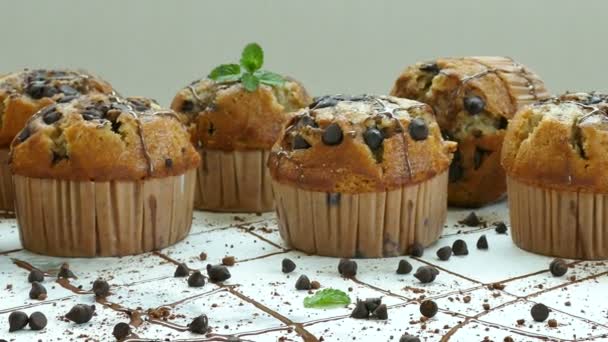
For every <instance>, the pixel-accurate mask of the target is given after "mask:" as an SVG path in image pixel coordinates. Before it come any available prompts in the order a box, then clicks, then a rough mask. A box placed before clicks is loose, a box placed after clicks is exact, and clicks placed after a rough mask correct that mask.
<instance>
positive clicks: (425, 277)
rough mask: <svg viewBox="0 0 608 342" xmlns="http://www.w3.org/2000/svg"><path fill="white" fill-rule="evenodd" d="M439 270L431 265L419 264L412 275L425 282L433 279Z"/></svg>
mask: <svg viewBox="0 0 608 342" xmlns="http://www.w3.org/2000/svg"><path fill="white" fill-rule="evenodd" d="M438 274H439V271H438V270H437V269H436V268H434V267H431V266H420V267H418V269H417V270H416V273H415V274H414V277H416V279H418V280H419V281H420V282H421V283H423V284H426V283H430V282H432V281H434V280H435V278H436V277H437V275H438Z"/></svg>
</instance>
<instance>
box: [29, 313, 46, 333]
mask: <svg viewBox="0 0 608 342" xmlns="http://www.w3.org/2000/svg"><path fill="white" fill-rule="evenodd" d="M28 323H29V325H30V329H32V330H42V329H44V328H45V327H46V323H47V320H46V316H45V315H44V314H43V313H42V312H40V311H36V312H34V313H32V314H31V315H30V318H29V322H28Z"/></svg>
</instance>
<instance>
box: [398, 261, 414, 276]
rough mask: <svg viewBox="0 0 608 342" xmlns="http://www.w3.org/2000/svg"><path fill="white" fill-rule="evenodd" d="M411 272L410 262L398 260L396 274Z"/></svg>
mask: <svg viewBox="0 0 608 342" xmlns="http://www.w3.org/2000/svg"><path fill="white" fill-rule="evenodd" d="M410 272H412V264H410V263H409V262H407V260H399V266H397V274H408V273H410Z"/></svg>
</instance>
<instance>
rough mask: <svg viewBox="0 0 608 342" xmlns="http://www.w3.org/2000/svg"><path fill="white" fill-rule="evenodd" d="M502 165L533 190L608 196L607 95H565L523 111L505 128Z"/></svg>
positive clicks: (512, 175) (508, 172) (511, 174)
mask: <svg viewBox="0 0 608 342" xmlns="http://www.w3.org/2000/svg"><path fill="white" fill-rule="evenodd" d="M502 165H503V166H504V168H505V170H506V171H507V174H508V175H509V176H511V177H514V178H516V179H518V180H520V181H522V182H525V183H528V184H531V185H537V186H541V187H547V188H553V189H558V190H568V191H585V192H597V193H608V176H606V170H608V95H606V94H600V93H566V94H564V95H561V96H559V97H554V98H551V99H549V100H546V101H543V102H539V103H537V104H534V105H531V106H528V107H526V108H523V109H522V110H520V111H519V112H518V113H517V115H515V117H514V118H513V120H511V122H510V124H509V128H508V130H507V134H506V136H505V140H504V145H503V150H502Z"/></svg>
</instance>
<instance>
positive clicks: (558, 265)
mask: <svg viewBox="0 0 608 342" xmlns="http://www.w3.org/2000/svg"><path fill="white" fill-rule="evenodd" d="M549 270H550V271H551V274H553V276H555V277H561V276H563V275H564V274H566V272H568V265H567V264H566V262H565V261H564V260H563V259H555V260H553V261H552V262H551V264H550V265H549Z"/></svg>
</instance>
